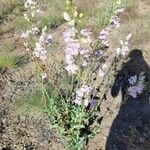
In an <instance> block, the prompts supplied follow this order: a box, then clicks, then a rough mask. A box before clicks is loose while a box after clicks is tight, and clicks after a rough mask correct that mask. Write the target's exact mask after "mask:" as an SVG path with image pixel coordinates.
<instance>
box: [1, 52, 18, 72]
mask: <svg viewBox="0 0 150 150" xmlns="http://www.w3.org/2000/svg"><path fill="white" fill-rule="evenodd" d="M17 64H18V56H16V53H5V54H4V53H3V54H1V55H0V68H1V69H2V68H12V67H15V66H16V65H17Z"/></svg>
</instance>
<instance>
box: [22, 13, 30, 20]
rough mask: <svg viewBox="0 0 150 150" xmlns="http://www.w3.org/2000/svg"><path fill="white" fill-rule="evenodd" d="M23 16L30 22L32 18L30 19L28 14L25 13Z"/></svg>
mask: <svg viewBox="0 0 150 150" xmlns="http://www.w3.org/2000/svg"><path fill="white" fill-rule="evenodd" d="M23 16H24V19H25V20H27V21H28V22H29V21H30V19H29V17H28V15H27V14H23Z"/></svg>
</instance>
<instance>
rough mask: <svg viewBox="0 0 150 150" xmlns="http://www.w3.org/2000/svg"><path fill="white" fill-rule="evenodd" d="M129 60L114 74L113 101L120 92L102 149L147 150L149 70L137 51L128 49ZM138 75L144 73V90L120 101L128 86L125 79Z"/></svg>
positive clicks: (148, 136)
mask: <svg viewBox="0 0 150 150" xmlns="http://www.w3.org/2000/svg"><path fill="white" fill-rule="evenodd" d="M129 57H130V60H129V61H128V62H127V63H124V64H123V66H122V69H121V70H120V71H119V73H118V74H117V75H116V79H115V81H114V84H113V86H112V89H111V94H112V96H113V97H114V98H115V97H116V96H117V95H118V94H119V91H120V92H121V94H122V103H121V106H120V110H119V112H118V115H117V117H116V118H115V120H114V121H113V123H112V126H111V129H110V131H109V136H108V138H107V143H106V148H105V150H133V149H134V150H148V149H150V103H149V97H150V90H149V81H150V68H149V66H148V64H147V63H146V61H145V60H144V58H143V55H142V51H141V50H138V49H134V50H132V51H131V53H130V55H129ZM141 72H144V73H145V74H144V75H145V77H146V78H145V83H147V85H148V86H147V88H145V90H144V91H143V93H142V94H141V95H139V96H138V97H137V98H136V99H133V98H132V97H128V98H127V99H126V100H125V101H123V100H124V98H125V95H126V94H127V88H128V87H129V83H128V79H129V78H130V77H131V76H134V75H136V76H137V77H139V75H140V73H141Z"/></svg>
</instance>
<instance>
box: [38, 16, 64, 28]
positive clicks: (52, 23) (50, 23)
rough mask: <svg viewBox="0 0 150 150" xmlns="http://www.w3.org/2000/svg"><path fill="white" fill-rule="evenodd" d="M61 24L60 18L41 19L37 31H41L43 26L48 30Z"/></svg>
mask: <svg viewBox="0 0 150 150" xmlns="http://www.w3.org/2000/svg"><path fill="white" fill-rule="evenodd" d="M62 22H63V19H62V17H60V16H49V15H48V16H46V17H44V18H42V20H41V22H40V24H39V25H38V27H39V29H40V30H42V28H43V27H44V26H47V27H48V28H49V29H52V28H55V27H57V26H58V25H59V24H61V23H62Z"/></svg>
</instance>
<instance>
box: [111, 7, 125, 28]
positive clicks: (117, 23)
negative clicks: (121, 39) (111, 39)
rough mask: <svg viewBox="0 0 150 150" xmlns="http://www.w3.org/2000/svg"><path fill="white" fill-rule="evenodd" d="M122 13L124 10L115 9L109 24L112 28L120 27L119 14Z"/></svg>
mask: <svg viewBox="0 0 150 150" xmlns="http://www.w3.org/2000/svg"><path fill="white" fill-rule="evenodd" d="M123 11H124V8H121V9H117V10H116V12H115V15H114V16H112V18H111V20H110V23H111V25H112V27H113V28H119V27H120V17H119V16H120V14H121V13H122V12H123Z"/></svg>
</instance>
